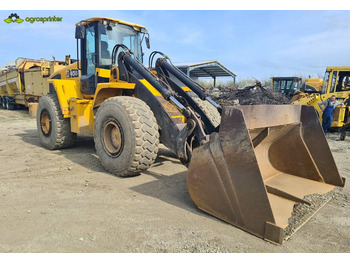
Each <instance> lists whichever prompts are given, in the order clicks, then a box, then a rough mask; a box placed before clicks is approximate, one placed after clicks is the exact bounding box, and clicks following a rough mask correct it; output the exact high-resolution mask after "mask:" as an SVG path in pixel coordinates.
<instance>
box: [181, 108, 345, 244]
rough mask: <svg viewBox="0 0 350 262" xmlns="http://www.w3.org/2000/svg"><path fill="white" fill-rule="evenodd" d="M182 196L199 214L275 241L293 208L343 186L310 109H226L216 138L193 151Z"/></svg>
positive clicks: (314, 113)
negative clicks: (194, 205)
mask: <svg viewBox="0 0 350 262" xmlns="http://www.w3.org/2000/svg"><path fill="white" fill-rule="evenodd" d="M187 186H188V191H189V193H190V196H191V198H192V200H193V202H194V203H195V204H196V205H197V206H198V207H199V208H200V209H202V210H203V211H205V212H207V213H209V214H211V215H213V216H215V217H217V218H220V219H222V220H224V221H226V222H228V223H230V224H232V225H235V226H237V227H239V228H241V229H243V230H245V231H248V232H250V233H251V234H254V235H256V236H258V237H261V238H263V239H265V240H268V241H271V242H274V243H276V244H281V243H282V242H283V239H284V238H285V236H286V234H285V230H286V228H287V226H288V224H289V219H290V218H291V216H292V212H293V207H294V205H295V204H296V203H307V204H310V203H308V202H307V201H305V200H304V198H305V196H308V195H313V194H318V195H324V194H327V193H328V192H330V191H332V190H333V189H334V188H335V187H336V186H339V187H343V186H344V180H343V178H341V177H340V175H339V172H338V169H337V167H336V165H335V162H334V159H333V156H332V153H331V151H330V149H329V146H328V143H327V141H326V138H325V136H324V133H323V131H322V129H321V125H320V123H319V120H318V117H317V114H316V111H315V109H314V108H313V107H311V106H295V105H254V106H250V105H249V106H237V107H224V108H223V113H222V116H221V124H220V127H219V132H218V133H212V134H211V135H210V139H209V142H208V143H206V144H204V145H203V146H200V147H198V148H196V149H195V150H194V151H193V154H192V159H191V162H190V165H189V172H188V180H187Z"/></svg>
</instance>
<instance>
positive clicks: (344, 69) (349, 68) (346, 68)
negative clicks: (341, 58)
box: [326, 66, 350, 71]
mask: <svg viewBox="0 0 350 262" xmlns="http://www.w3.org/2000/svg"><path fill="white" fill-rule="evenodd" d="M332 70H334V71H350V66H328V67H327V69H326V71H332Z"/></svg>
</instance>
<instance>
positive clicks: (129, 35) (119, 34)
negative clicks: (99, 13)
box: [98, 23, 142, 66]
mask: <svg viewBox="0 0 350 262" xmlns="http://www.w3.org/2000/svg"><path fill="white" fill-rule="evenodd" d="M98 32H100V48H99V51H100V54H99V57H100V65H101V66H110V65H111V64H112V51H113V48H114V46H115V45H116V44H124V45H125V46H127V47H128V48H129V49H130V50H131V51H132V52H133V53H134V58H136V59H138V60H139V61H141V62H142V50H141V33H140V32H138V31H135V30H134V28H133V27H131V26H128V25H123V24H117V25H115V26H113V27H112V26H107V25H102V24H101V23H99V30H98ZM119 51H121V49H119ZM117 55H118V54H117Z"/></svg>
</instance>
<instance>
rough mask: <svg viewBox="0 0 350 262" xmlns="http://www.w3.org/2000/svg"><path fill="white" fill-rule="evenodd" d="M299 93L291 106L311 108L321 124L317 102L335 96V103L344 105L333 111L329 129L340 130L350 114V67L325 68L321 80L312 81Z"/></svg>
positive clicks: (320, 114) (320, 113)
mask: <svg viewBox="0 0 350 262" xmlns="http://www.w3.org/2000/svg"><path fill="white" fill-rule="evenodd" d="M306 83H308V82H306ZM312 84H313V85H312ZM301 91H302V92H301V93H300V94H299V95H298V97H295V98H294V99H293V102H292V104H293V105H310V106H313V107H314V108H315V109H316V110H317V113H318V116H319V119H320V122H322V113H323V112H322V111H321V109H320V108H319V106H318V102H322V101H324V100H327V99H328V98H330V97H331V96H333V95H335V96H336V99H337V101H339V102H342V103H344V104H345V107H340V106H339V107H337V108H336V109H335V110H334V113H333V122H332V125H331V128H334V129H338V128H341V127H342V126H343V125H344V123H346V122H347V120H348V118H349V112H350V111H349V110H350V104H349V102H350V100H349V95H350V66H330V67H327V69H326V73H325V76H324V79H323V80H322V79H312V80H310V84H308V85H307V86H306V87H305V90H301Z"/></svg>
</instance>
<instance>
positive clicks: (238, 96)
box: [208, 87, 290, 106]
mask: <svg viewBox="0 0 350 262" xmlns="http://www.w3.org/2000/svg"><path fill="white" fill-rule="evenodd" d="M208 95H209V97H211V98H212V99H213V100H214V101H215V102H217V103H219V104H220V105H222V106H233V105H235V106H236V105H282V104H290V101H289V100H288V99H287V98H286V97H285V96H283V95H282V94H279V93H272V92H270V91H268V90H264V89H261V88H258V89H255V88H251V89H237V90H230V89H228V88H222V87H215V88H213V89H211V90H210V91H209V92H208Z"/></svg>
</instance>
